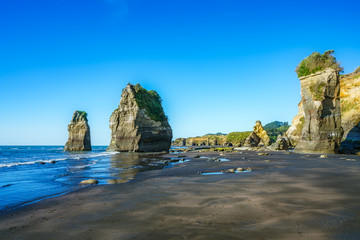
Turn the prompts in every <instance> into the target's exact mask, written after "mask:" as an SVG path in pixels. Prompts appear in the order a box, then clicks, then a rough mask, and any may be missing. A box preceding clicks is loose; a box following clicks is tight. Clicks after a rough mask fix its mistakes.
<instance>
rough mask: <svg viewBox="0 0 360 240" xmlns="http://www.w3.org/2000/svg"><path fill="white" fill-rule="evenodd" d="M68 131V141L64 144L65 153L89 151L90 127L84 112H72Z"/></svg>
mask: <svg viewBox="0 0 360 240" xmlns="http://www.w3.org/2000/svg"><path fill="white" fill-rule="evenodd" d="M68 131H69V139H68V141H67V142H66V144H65V148H64V150H65V151H91V142H90V127H89V124H88V120H87V113H86V112H83V111H75V112H74V114H73V117H72V120H71V122H70V124H69V125H68Z"/></svg>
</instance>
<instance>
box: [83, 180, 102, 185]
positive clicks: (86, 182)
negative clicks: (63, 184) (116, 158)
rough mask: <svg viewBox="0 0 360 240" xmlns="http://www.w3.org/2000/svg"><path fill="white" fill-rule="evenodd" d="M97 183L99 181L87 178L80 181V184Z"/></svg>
mask: <svg viewBox="0 0 360 240" xmlns="http://www.w3.org/2000/svg"><path fill="white" fill-rule="evenodd" d="M98 183H99V181H98V180H96V179H87V180H83V181H81V182H80V184H84V185H96V184H98Z"/></svg>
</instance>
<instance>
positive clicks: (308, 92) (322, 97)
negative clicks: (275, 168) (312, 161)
mask: <svg viewBox="0 0 360 240" xmlns="http://www.w3.org/2000/svg"><path fill="white" fill-rule="evenodd" d="M300 84H301V99H302V105H303V113H304V124H303V127H302V132H301V137H300V139H299V142H298V143H297V145H296V147H295V151H299V152H320V153H336V152H337V151H338V149H339V147H340V142H341V138H342V135H343V130H342V127H341V112H340V78H339V73H338V72H337V71H336V70H334V69H332V68H326V69H325V70H323V71H319V72H316V73H314V74H310V75H308V76H304V77H300Z"/></svg>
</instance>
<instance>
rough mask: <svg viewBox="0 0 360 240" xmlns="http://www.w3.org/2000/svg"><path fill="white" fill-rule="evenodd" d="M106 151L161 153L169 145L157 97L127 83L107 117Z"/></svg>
mask: <svg viewBox="0 0 360 240" xmlns="http://www.w3.org/2000/svg"><path fill="white" fill-rule="evenodd" d="M110 130H111V141H110V145H109V147H108V150H109V151H119V152H162V151H168V150H169V149H170V146H171V140H172V130H171V127H170V125H169V122H168V119H167V117H166V116H165V114H164V110H163V108H162V106H161V99H160V96H159V95H158V94H157V93H156V92H155V91H147V90H146V89H144V88H142V87H141V86H140V85H139V84H137V85H131V84H128V85H127V86H126V87H125V88H124V89H123V91H122V95H121V100H120V104H119V107H118V108H117V109H115V111H114V112H113V113H112V115H111V117H110Z"/></svg>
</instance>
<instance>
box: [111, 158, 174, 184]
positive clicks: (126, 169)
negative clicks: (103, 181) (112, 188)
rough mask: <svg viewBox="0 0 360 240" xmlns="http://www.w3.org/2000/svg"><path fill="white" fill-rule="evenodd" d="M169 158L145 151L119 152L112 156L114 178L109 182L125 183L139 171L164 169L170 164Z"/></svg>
mask: <svg viewBox="0 0 360 240" xmlns="http://www.w3.org/2000/svg"><path fill="white" fill-rule="evenodd" d="M168 162H169V161H168V160H164V158H161V157H160V156H156V155H149V154H144V153H119V154H115V155H113V156H112V157H111V163H110V164H111V168H112V169H114V170H116V171H114V172H116V173H113V177H114V179H109V180H107V182H108V183H109V184H115V183H125V182H128V181H130V180H132V179H134V177H135V176H136V174H137V173H138V172H142V171H147V170H154V169H162V168H164V167H165V166H167V165H168Z"/></svg>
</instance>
